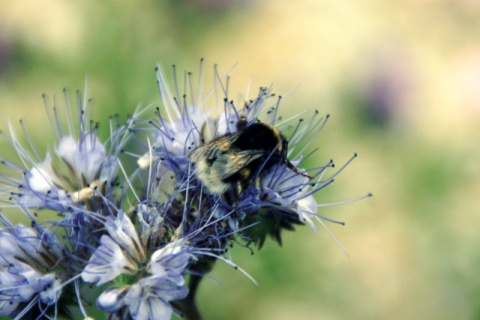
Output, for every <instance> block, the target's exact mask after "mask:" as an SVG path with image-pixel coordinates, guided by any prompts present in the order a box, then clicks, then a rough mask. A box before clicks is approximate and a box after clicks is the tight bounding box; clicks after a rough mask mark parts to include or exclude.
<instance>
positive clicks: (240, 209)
mask: <svg viewBox="0 0 480 320" xmlns="http://www.w3.org/2000/svg"><path fill="white" fill-rule="evenodd" d="M215 70H216V69H215ZM200 74H202V72H200ZM215 74H216V79H215V84H214V86H213V87H212V89H211V90H209V91H207V92H203V88H202V86H201V85H199V87H198V88H197V89H195V88H194V86H195V83H194V82H193V81H192V79H191V74H188V75H187V77H186V81H185V83H186V85H185V89H183V90H182V89H181V88H180V85H179V84H178V83H177V77H176V74H174V75H175V78H174V79H175V81H174V82H175V83H174V87H173V90H172V89H170V87H169V86H168V85H167V80H166V78H165V74H164V73H163V71H162V70H161V69H160V68H157V76H158V83H159V90H160V94H161V98H162V104H163V106H162V108H157V109H156V111H155V112H152V115H153V116H150V117H149V116H148V114H149V113H150V112H151V108H150V107H146V108H143V109H139V110H137V111H136V112H135V113H134V114H133V115H132V116H131V117H129V118H128V119H127V120H126V121H124V123H122V124H120V121H119V119H118V117H112V118H111V119H110V130H109V136H108V138H107V139H106V140H104V141H102V139H101V138H100V136H101V134H100V133H99V129H98V128H99V127H98V124H97V123H95V122H93V121H92V120H90V116H89V109H90V105H89V104H90V103H89V102H88V101H84V100H83V99H82V96H81V95H80V94H77V103H76V107H72V106H71V105H70V104H69V103H66V106H65V108H63V109H62V108H58V102H57V101H56V100H55V106H54V107H53V108H50V107H49V106H48V102H49V100H48V99H47V98H46V97H45V102H46V106H47V113H48V115H49V118H50V121H51V125H52V128H53V131H54V133H55V135H56V143H55V144H54V145H53V147H52V149H51V150H50V151H47V152H39V151H38V150H37V149H36V148H35V147H34V143H33V141H32V138H31V137H30V136H29V135H28V133H27V130H26V129H25V126H24V125H23V123H22V129H23V134H24V138H25V139H26V140H27V142H26V143H23V144H22V142H21V139H19V138H17V136H16V134H15V130H14V129H13V127H12V126H11V125H9V132H8V133H5V134H3V135H4V137H5V139H7V141H8V142H9V143H10V144H11V145H12V146H13V147H14V150H15V151H16V154H17V155H18V158H19V160H20V161H19V162H20V163H21V165H17V164H14V163H13V162H12V161H7V160H6V159H2V158H0V161H1V163H2V164H3V170H2V171H1V173H0V200H1V201H2V202H3V203H4V205H3V207H4V208H8V210H7V209H5V211H9V212H8V213H9V215H10V216H11V214H12V212H13V213H14V214H18V213H20V214H23V215H24V216H26V217H27V219H28V220H29V221H30V226H25V225H22V224H16V225H15V224H13V223H12V222H10V220H9V219H7V213H2V214H1V215H0V219H1V222H2V225H3V226H2V227H0V316H10V317H14V318H17V319H23V318H32V319H35V318H44V317H45V318H57V317H59V316H68V315H70V313H71V308H72V306H77V309H78V310H79V312H81V313H82V314H83V316H84V317H85V318H86V317H88V312H87V310H86V308H85V305H90V304H93V303H96V305H97V306H98V308H99V309H101V310H103V311H104V312H106V313H107V314H108V315H109V318H110V319H170V318H171V316H172V314H173V313H177V314H179V315H180V316H183V317H185V318H187V319H200V312H199V310H198V308H197V306H196V305H195V296H196V289H197V288H198V285H199V283H200V281H201V280H202V279H203V278H204V277H205V275H206V274H207V273H208V272H209V271H210V270H211V269H212V267H213V265H214V263H215V262H216V261H218V260H220V261H222V262H225V263H227V264H228V265H231V266H234V267H237V266H236V265H235V264H234V263H233V261H231V260H230V259H229V258H228V254H227V253H228V250H229V248H230V245H231V244H233V243H234V242H244V243H246V245H247V246H250V245H255V246H257V247H258V248H261V247H262V245H263V244H264V242H265V241H266V239H267V238H268V237H271V238H272V239H274V240H275V241H277V242H278V243H280V244H281V232H282V230H293V229H294V226H295V225H304V224H306V223H307V224H309V225H310V226H311V227H312V228H314V229H315V224H314V220H317V221H320V223H321V224H322V225H323V222H322V220H324V219H325V218H323V217H321V216H319V215H318V214H317V209H318V207H319V205H318V204H317V202H316V200H315V198H314V197H313V195H314V194H315V193H316V192H318V191H319V190H321V189H322V188H324V187H325V186H327V185H329V184H330V183H331V182H332V181H333V178H334V177H335V175H336V174H338V173H339V172H340V171H341V170H342V169H340V170H337V172H335V173H333V174H331V175H329V176H327V177H326V176H325V172H326V171H327V169H329V168H332V167H333V162H332V161H330V162H327V163H325V164H324V165H320V166H317V167H314V168H310V169H302V167H303V166H305V163H306V160H307V159H308V158H309V156H310V155H311V153H310V154H308V155H307V156H305V150H307V148H309V145H310V144H311V142H312V141H314V138H315V137H316V136H317V135H318V133H319V132H320V131H321V129H322V128H323V126H324V125H325V123H326V121H327V119H328V117H320V116H319V115H318V112H314V113H313V114H312V115H309V116H308V119H309V120H308V121H304V120H302V119H301V116H300V115H299V116H297V117H294V118H292V119H288V120H283V119H282V118H281V117H279V115H278V108H279V106H280V102H281V97H278V98H277V97H275V96H274V95H273V94H272V93H271V90H270V89H269V88H260V90H259V92H258V94H257V95H256V96H255V97H254V98H253V99H251V100H248V101H246V102H244V103H242V106H241V107H238V106H237V104H236V103H235V102H234V101H232V100H230V99H229V98H228V77H221V76H219V74H218V73H217V72H216V73H215ZM65 98H66V101H67V102H68V94H67V93H65ZM210 101H213V103H210ZM62 118H65V119H66V123H67V124H68V126H67V128H66V129H64V125H62V121H61V119H62ZM285 132H289V135H288V137H287V136H285V135H284V133H285ZM267 141H268V142H267ZM24 145H26V146H27V147H25V146H24ZM43 155H44V156H43ZM47 211H54V212H56V213H57V218H56V219H54V220H47V219H44V218H42V216H43V213H44V212H47ZM14 219H15V220H16V219H17V218H15V217H14ZM12 220H13V219H12ZM247 276H248V275H247ZM186 279H188V281H186ZM93 286H95V287H98V289H97V290H94V289H93V288H92V287H93ZM92 292H96V293H98V294H97V296H96V297H95V298H92Z"/></svg>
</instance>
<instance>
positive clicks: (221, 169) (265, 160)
mask: <svg viewBox="0 0 480 320" xmlns="http://www.w3.org/2000/svg"><path fill="white" fill-rule="evenodd" d="M237 129H238V131H237V132H232V133H227V134H225V135H224V136H221V137H218V138H216V139H214V140H212V141H210V142H209V143H207V144H205V145H202V146H200V147H198V148H196V149H194V150H193V151H192V152H191V153H190V154H189V158H190V160H191V161H192V163H193V164H194V165H195V175H196V177H197V178H198V179H199V180H200V181H201V182H202V184H203V186H204V187H205V188H206V189H207V190H208V191H209V192H210V193H211V194H224V193H226V192H227V191H229V190H238V188H239V187H240V191H242V190H245V189H246V188H248V186H249V185H251V183H252V182H253V180H254V179H255V178H256V177H258V176H261V172H260V171H262V172H263V171H264V170H268V169H270V168H271V167H272V166H273V165H275V164H278V163H281V162H285V163H286V164H287V165H288V166H289V167H293V165H292V164H291V163H290V162H289V161H288V159H287V147H288V141H287V139H285V137H284V136H283V135H282V134H281V133H280V131H278V129H276V128H275V127H273V126H272V125H269V124H266V123H262V122H257V123H253V124H250V125H247V123H246V121H245V120H240V121H239V122H238V124H237Z"/></svg>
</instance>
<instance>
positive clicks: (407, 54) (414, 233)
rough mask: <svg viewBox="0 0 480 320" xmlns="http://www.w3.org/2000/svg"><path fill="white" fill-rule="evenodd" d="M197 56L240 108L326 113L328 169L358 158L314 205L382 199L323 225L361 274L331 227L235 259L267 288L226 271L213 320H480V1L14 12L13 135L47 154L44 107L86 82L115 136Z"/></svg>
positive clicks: (217, 278) (7, 53)
mask: <svg viewBox="0 0 480 320" xmlns="http://www.w3.org/2000/svg"><path fill="white" fill-rule="evenodd" d="M201 57H204V58H205V70H206V72H205V79H206V80H205V83H206V84H208V83H210V84H211V83H212V82H211V79H212V77H211V76H210V74H213V67H212V68H211V66H213V65H214V64H218V66H219V70H220V72H221V73H225V72H227V71H228V70H230V69H231V67H233V66H235V68H234V69H233V70H232V71H231V72H230V75H231V78H232V82H231V91H230V92H231V93H232V97H234V98H236V97H237V96H238V97H242V95H244V93H245V92H246V89H247V87H248V86H249V83H250V85H251V88H252V91H255V90H254V89H256V88H257V87H260V86H268V85H270V84H273V88H274V91H275V92H276V93H278V94H282V95H284V96H286V98H285V99H284V101H283V105H282V108H283V109H282V110H283V112H285V113H286V114H292V113H295V112H300V111H301V110H307V109H318V110H319V111H320V112H321V113H323V114H331V119H330V121H329V122H328V125H327V126H326V128H325V129H324V130H323V132H322V133H321V135H320V136H319V137H318V139H317V141H316V142H315V144H316V146H318V148H319V151H318V152H317V153H316V161H321V163H324V162H325V161H326V160H327V159H330V158H333V159H334V160H335V161H336V162H337V163H338V164H340V163H342V162H344V161H346V160H347V159H348V158H349V157H350V156H351V155H352V154H353V153H354V152H358V154H359V157H358V158H357V159H356V160H355V161H354V162H353V163H352V164H351V165H349V166H348V167H347V169H346V170H345V171H344V172H343V173H342V174H341V175H340V176H339V177H338V178H337V179H336V181H335V183H334V184H333V185H331V186H330V187H329V188H327V189H325V190H323V191H322V192H321V193H320V194H319V195H318V200H319V202H322V203H332V202H337V201H342V200H348V199H351V198H355V197H357V196H361V195H364V194H366V193H368V192H372V193H373V194H374V197H373V198H369V199H366V200H363V201H359V202H355V203H350V204H345V205H341V206H333V207H325V208H321V209H320V211H319V212H320V213H321V214H323V215H325V216H328V217H330V218H334V219H339V220H341V221H345V222H346V226H343V227H342V226H338V225H334V224H328V226H329V228H330V229H331V230H332V232H333V233H334V234H335V236H336V238H337V239H338V240H339V241H340V242H341V243H342V244H343V246H344V247H345V248H346V250H347V251H348V253H349V257H348V256H347V255H345V254H344V252H343V251H342V250H341V249H340V248H339V247H338V246H337V245H336V244H335V242H334V241H333V240H332V238H331V237H330V236H329V235H328V234H327V232H325V230H323V229H322V228H321V227H319V232H318V234H316V233H315V232H313V231H312V230H310V229H309V228H308V227H305V228H298V229H297V231H296V232H291V233H285V234H284V244H283V247H282V248H280V247H278V246H277V245H276V244H275V243H273V242H268V243H267V244H266V245H265V247H264V248H263V249H262V250H261V251H260V252H258V253H255V254H254V255H253V256H252V255H251V254H250V251H248V250H245V249H242V248H239V247H238V248H236V249H235V250H234V251H233V253H232V254H233V257H234V259H235V261H236V262H237V263H238V264H239V265H240V266H242V267H243V268H244V269H246V270H247V271H248V272H249V273H250V274H251V275H252V276H253V277H254V278H255V279H256V280H257V281H258V283H259V287H256V286H255V285H253V284H252V283H251V282H249V281H248V279H246V278H245V277H244V276H243V275H242V274H240V273H239V272H238V271H235V270H233V269H231V268H230V267H227V266H225V265H221V264H219V265H218V266H217V267H216V269H215V270H214V272H213V274H212V276H213V279H212V280H206V281H205V282H204V283H203V284H202V287H201V292H200V296H199V303H200V305H201V308H202V310H203V312H204V316H205V319H479V318H480V276H479V274H478V272H479V265H480V250H479V245H480V232H479V231H480V230H479V229H480V228H479V227H480V210H479V205H478V202H479V198H477V197H479V195H480V182H479V175H480V170H479V168H480V166H479V159H480V142H479V138H478V137H479V136H480V125H479V124H480V2H479V1H477V0H404V1H396V0H363V1H347V0H336V1H331V0H303V1H286V0H262V1H254V0H250V1H248V0H176V1H175V0H170V1H166V0H165V1H162V0H157V1H133V0H118V1H113V0H106V1H93V0H83V1H63V0H38V1H24V0H20V1H2V2H1V3H0V110H1V115H0V120H1V121H0V127H1V128H3V129H4V130H5V129H6V128H7V119H9V120H10V121H11V122H12V123H15V124H16V123H17V121H18V120H19V119H24V120H25V122H26V124H27V128H28V130H29V132H30V134H31V135H32V136H33V137H34V139H33V140H34V141H35V143H36V144H37V146H39V149H43V150H45V148H46V147H47V146H50V147H51V146H52V141H53V140H52V138H53V134H52V133H51V131H50V129H49V128H48V127H49V126H50V125H49V124H48V121H47V118H46V116H45V114H44V105H43V102H42V99H41V94H42V93H47V94H48V95H49V96H50V97H52V96H53V95H57V96H58V97H59V98H61V97H62V89H63V88H67V90H68V91H69V92H70V93H71V95H72V98H73V96H74V92H75V90H77V89H80V90H82V91H83V89H84V86H85V80H86V78H88V96H89V97H91V98H93V99H94V102H93V105H94V112H93V113H94V117H95V118H96V119H98V120H100V121H103V122H104V123H105V127H106V126H107V122H108V118H107V117H108V115H111V114H114V113H119V114H128V113H131V112H132V111H133V110H134V108H135V107H136V106H137V105H139V104H140V105H144V106H145V105H148V104H150V103H152V102H154V103H155V104H157V105H159V104H160V100H159V97H158V93H157V87H156V79H155V74H154V67H155V66H156V65H157V63H159V62H160V63H162V64H163V65H164V66H165V68H166V69H167V70H168V69H169V66H170V65H172V64H176V65H177V67H178V70H180V71H183V70H185V69H187V70H191V71H193V72H194V74H195V72H196V71H197V70H198V65H199V60H200V58H201ZM210 70H212V72H210ZM17 128H18V126H17ZM0 150H1V152H2V155H6V156H7V157H11V158H13V154H12V153H11V152H12V150H11V148H9V146H8V143H6V142H5V141H1V142H0ZM311 164H312V165H315V163H314V161H311Z"/></svg>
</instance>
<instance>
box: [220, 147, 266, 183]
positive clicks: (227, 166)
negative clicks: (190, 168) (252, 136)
mask: <svg viewBox="0 0 480 320" xmlns="http://www.w3.org/2000/svg"><path fill="white" fill-rule="evenodd" d="M264 155H265V151H263V150H243V151H238V152H232V153H228V154H226V155H224V156H223V157H219V158H218V159H217V160H216V161H215V164H214V165H218V166H219V167H222V168H223V170H224V174H225V176H227V177H229V176H231V175H233V174H235V173H237V172H238V171H240V170H241V169H243V168H245V167H246V166H248V165H249V164H250V162H252V161H254V160H255V159H258V158H260V157H262V156H264Z"/></svg>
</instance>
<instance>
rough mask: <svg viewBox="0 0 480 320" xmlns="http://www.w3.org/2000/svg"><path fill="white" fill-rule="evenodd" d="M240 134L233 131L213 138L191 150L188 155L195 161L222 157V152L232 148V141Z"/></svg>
mask: <svg viewBox="0 0 480 320" xmlns="http://www.w3.org/2000/svg"><path fill="white" fill-rule="evenodd" d="M238 135H239V134H238V133H233V134H229V135H226V136H223V137H220V138H217V139H215V140H212V141H210V142H209V143H207V144H205V145H203V146H200V147H198V148H196V149H194V150H193V151H192V152H190V154H189V155H188V157H189V158H190V160H192V162H193V163H196V162H199V161H202V160H206V161H214V160H215V159H216V158H218V157H220V156H221V155H222V153H224V152H227V151H228V150H229V149H230V147H231V145H232V143H233V142H235V140H237V139H238Z"/></svg>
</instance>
